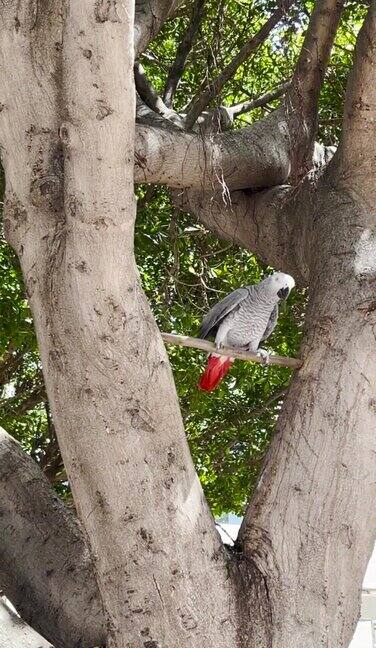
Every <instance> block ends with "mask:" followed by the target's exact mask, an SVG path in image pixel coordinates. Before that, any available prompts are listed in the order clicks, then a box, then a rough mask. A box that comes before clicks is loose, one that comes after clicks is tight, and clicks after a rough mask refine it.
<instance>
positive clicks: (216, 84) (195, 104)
mask: <svg viewBox="0 0 376 648" xmlns="http://www.w3.org/2000/svg"><path fill="white" fill-rule="evenodd" d="M292 4H293V0H282V1H281V2H280V3H279V8H278V9H277V10H276V11H275V12H274V13H273V15H272V16H271V17H270V18H269V19H268V20H267V21H266V23H264V25H263V26H262V27H261V29H260V30H259V31H258V32H257V34H255V36H253V37H252V38H251V39H250V40H249V41H248V43H246V44H245V45H244V46H243V47H242V48H241V50H240V51H239V52H238V54H237V55H236V56H235V57H234V58H233V59H232V61H231V62H230V63H229V64H228V65H227V66H226V67H225V68H224V70H222V72H221V74H220V75H219V76H218V77H217V78H216V79H215V80H214V81H212V83H210V84H209V87H207V88H206V90H204V86H201V87H200V89H199V90H198V92H197V93H196V95H195V96H194V98H193V99H192V101H191V102H190V103H189V104H188V107H187V113H188V114H187V117H186V120H185V126H186V129H187V130H191V129H192V126H193V125H194V124H195V122H196V120H197V118H198V117H199V115H201V113H202V112H203V110H205V108H206V107H207V106H208V105H209V103H210V102H211V101H212V100H213V99H214V98H215V97H217V95H218V94H219V93H220V91H221V90H222V88H223V86H224V85H225V84H226V83H227V82H228V81H229V80H230V79H231V78H232V77H233V76H234V74H235V72H236V70H237V69H238V68H239V67H240V65H242V64H243V63H244V61H246V60H247V58H249V56H250V55H251V54H252V53H253V52H255V51H256V50H257V49H258V47H259V46H260V45H261V44H262V43H263V42H264V41H265V40H266V38H267V37H268V36H269V34H270V32H271V31H272V29H273V28H274V27H275V26H276V25H277V24H278V23H279V21H280V20H281V18H282V16H283V15H284V14H285V13H286V11H287V10H288V9H289V8H290V6H291V5H292Z"/></svg>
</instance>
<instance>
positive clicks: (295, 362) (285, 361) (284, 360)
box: [161, 333, 303, 369]
mask: <svg viewBox="0 0 376 648" xmlns="http://www.w3.org/2000/svg"><path fill="white" fill-rule="evenodd" d="M161 335H162V338H163V340H164V342H165V343H166V344H176V345H178V346H185V347H193V348H194V349H201V351H207V352H208V353H213V352H214V353H218V354H219V355H224V356H230V357H232V358H238V359H239V360H248V362H259V363H260V364H265V360H264V359H263V358H262V357H261V356H259V355H258V354H257V353H253V352H252V351H239V349H232V348H231V347H222V348H221V349H216V348H215V345H214V344H213V342H208V340H200V338H194V337H189V336H188V335H175V333H161ZM267 364H268V365H280V366H281V367H291V368H292V369H299V368H300V367H301V366H302V364H303V362H302V361H301V360H299V359H298V358H288V357H287V356H278V355H270V356H269V358H268V362H267Z"/></svg>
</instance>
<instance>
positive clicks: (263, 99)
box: [226, 81, 291, 117]
mask: <svg viewBox="0 0 376 648" xmlns="http://www.w3.org/2000/svg"><path fill="white" fill-rule="evenodd" d="M290 86H291V81H286V82H285V83H283V84H282V85H280V86H279V87H278V88H276V89H275V90H271V91H270V92H266V93H265V94H263V95H260V96H259V97H256V98H255V99H252V100H251V101H245V102H244V103H241V104H236V105H235V106H231V107H230V108H226V110H227V111H228V112H229V113H230V114H231V115H232V117H240V115H244V113H246V112H249V111H250V110H254V109H255V108H263V106H266V105H267V104H268V103H270V102H271V101H274V99H278V97H281V96H282V95H283V94H285V92H286V90H288V88H289V87H290Z"/></svg>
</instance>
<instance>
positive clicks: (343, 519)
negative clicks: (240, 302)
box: [239, 170, 376, 648]
mask: <svg viewBox="0 0 376 648" xmlns="http://www.w3.org/2000/svg"><path fill="white" fill-rule="evenodd" d="M372 197H373V199H374V198H375V197H374V196H372ZM318 198H319V199H318V201H317V205H316V210H315V215H314V218H313V221H312V222H313V223H315V226H314V232H312V235H313V238H312V236H311V237H310V239H309V240H307V242H306V243H307V247H306V253H307V257H308V258H309V259H310V265H311V284H310V304H309V310H308V314H307V320H306V337H305V344H304V349H303V359H304V365H303V368H302V369H301V370H300V371H299V373H298V375H296V377H295V379H294V381H293V383H292V386H291V389H290V391H289V394H288V397H287V399H286V402H285V405H284V409H283V413H282V415H281V417H280V420H279V424H278V429H277V433H276V435H275V437H274V440H273V442H272V446H271V448H270V451H269V453H268V456H267V459H266V462H265V466H264V469H263V471H262V473H261V476H260V479H259V483H258V486H257V489H256V493H255V496H254V498H253V500H252V502H251V504H250V506H249V508H248V511H247V514H246V518H245V520H244V523H243V526H242V529H241V533H240V541H239V542H240V544H239V546H240V547H241V548H242V551H243V555H244V556H245V557H246V559H247V560H250V561H251V563H252V564H253V565H254V566H255V568H256V569H257V571H258V572H259V573H260V574H262V579H263V583H264V586H265V591H266V593H267V600H268V608H269V614H270V633H269V636H268V642H267V641H265V642H264V643H263V644H261V645H262V646H264V645H265V646H273V647H276V648H277V646H278V648H295V647H296V648H298V647H299V648H301V646H305V648H317V646H321V645H325V646H328V647H329V648H338V647H339V646H347V645H348V643H349V642H350V640H351V637H352V635H353V632H354V629H355V624H356V622H357V620H358V618H359V612H360V592H361V586H362V580H363V577H364V573H365V569H366V566H367V562H368V560H369V557H370V555H371V552H372V548H373V544H374V540H375V535H376V519H375V517H374V516H369V515H367V513H366V511H365V508H364V504H365V502H374V501H375V498H376V481H375V472H376V438H375V423H376V392H375V384H376V363H375V330H376V329H375V325H376V318H375V313H376V302H375V278H376V243H375V234H374V231H375V230H374V218H375V217H374V210H373V208H372V207H371V206H370V205H369V204H367V202H366V200H365V196H362V195H359V192H358V194H357V193H356V192H355V191H353V190H352V189H351V188H349V186H348V185H347V186H346V185H344V183H343V182H342V180H341V177H340V174H339V173H335V170H333V173H331V174H330V175H329V177H328V178H326V179H325V181H322V183H321V186H320V187H319V191H318ZM373 204H374V203H373ZM338 222H340V223H341V228H340V230H339V228H338V226H337V225H338ZM313 241H314V242H313ZM248 603H249V608H248V612H249V614H251V610H254V598H253V600H252V597H251V599H250V601H249V602H248ZM256 609H257V608H256ZM249 618H251V617H249ZM251 625H252V626H253V628H250V629H249V634H250V636H251V637H253V636H254V633H255V632H257V631H255V627H257V626H259V632H261V631H262V629H264V628H265V620H264V618H263V617H262V616H260V615H259V618H258V620H257V619H256V618H255V616H254V615H253V616H252V621H251ZM247 645H249V646H254V645H255V644H254V643H253V642H252V640H251V641H249V643H247ZM259 645H260V644H259Z"/></svg>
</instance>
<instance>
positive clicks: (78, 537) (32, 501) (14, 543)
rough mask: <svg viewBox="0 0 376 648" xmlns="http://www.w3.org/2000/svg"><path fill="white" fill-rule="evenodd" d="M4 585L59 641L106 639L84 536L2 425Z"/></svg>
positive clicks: (65, 646) (0, 567)
mask: <svg viewBox="0 0 376 648" xmlns="http://www.w3.org/2000/svg"><path fill="white" fill-rule="evenodd" d="M0 484H1V489H0V556H1V562H0V587H1V589H2V590H3V591H4V593H5V594H6V596H7V597H8V599H9V600H10V601H12V603H13V605H14V606H15V607H16V608H17V611H18V612H19V614H20V615H21V616H22V618H23V619H24V621H26V622H27V623H28V624H30V625H31V626H32V627H33V628H35V629H36V630H37V631H38V632H40V633H41V634H42V635H43V636H44V637H46V638H47V639H49V640H50V641H52V643H54V645H55V646H56V648H75V647H76V646H77V648H78V647H79V648H84V647H85V646H86V647H87V648H92V646H98V645H102V644H104V643H105V631H104V621H103V613H102V606H101V601H100V598H99V592H98V586H97V583H96V581H95V578H94V569H93V563H92V560H91V557H90V555H89V551H88V547H87V543H86V539H85V537H84V535H83V532H82V529H81V527H80V525H79V524H78V522H77V520H76V519H75V517H74V516H73V514H72V513H70V511H68V510H67V509H66V508H65V507H64V505H63V504H62V502H60V501H59V499H58V498H57V497H56V494H55V492H54V491H53V490H52V488H51V487H50V485H49V483H48V481H47V479H46V478H45V477H44V475H43V473H42V472H41V470H40V469H39V467H38V466H37V464H36V463H35V461H33V459H31V458H30V457H29V456H28V455H26V454H25V453H24V452H23V451H22V449H21V447H20V446H19V444H18V443H17V442H16V441H15V440H14V439H12V437H10V436H9V434H7V433H6V432H5V431H4V430H2V429H1V428H0Z"/></svg>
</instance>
